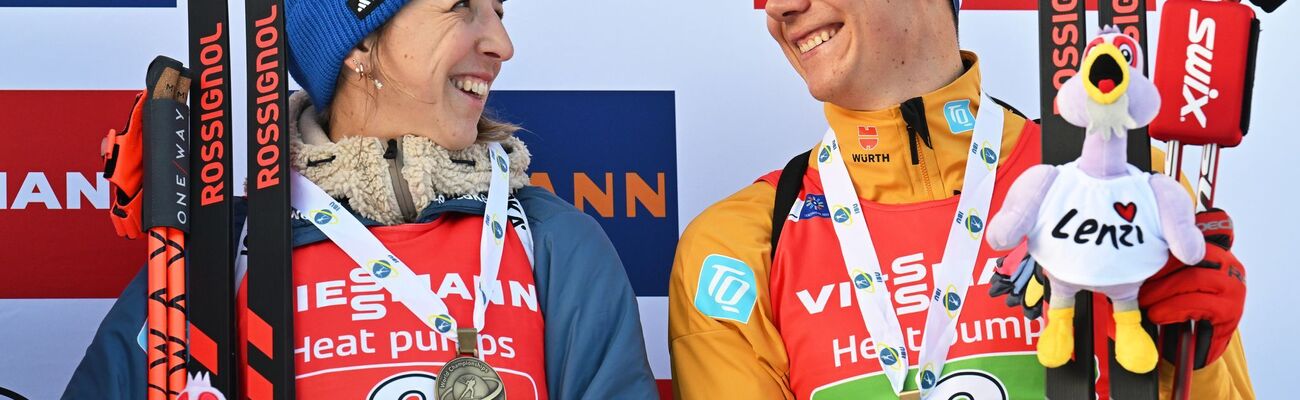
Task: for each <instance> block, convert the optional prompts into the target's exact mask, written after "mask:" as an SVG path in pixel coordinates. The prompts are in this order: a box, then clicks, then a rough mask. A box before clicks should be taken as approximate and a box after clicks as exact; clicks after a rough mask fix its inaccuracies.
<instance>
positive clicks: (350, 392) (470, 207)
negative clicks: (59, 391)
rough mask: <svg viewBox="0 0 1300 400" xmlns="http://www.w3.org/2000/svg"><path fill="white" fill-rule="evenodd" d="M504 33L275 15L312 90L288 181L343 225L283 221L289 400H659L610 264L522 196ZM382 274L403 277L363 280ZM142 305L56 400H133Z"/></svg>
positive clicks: (447, 15)
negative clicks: (290, 290)
mask: <svg viewBox="0 0 1300 400" xmlns="http://www.w3.org/2000/svg"><path fill="white" fill-rule="evenodd" d="M503 14H504V12H503V4H502V1H501V0H409V1H407V0H348V1H329V2H326V1H318V0H288V1H287V4H286V30H287V42H288V47H289V68H290V72H291V74H292V76H293V78H294V79H295V80H296V81H297V82H298V83H299V84H300V85H301V86H302V87H303V89H304V90H303V91H302V92H298V93H296V94H294V95H293V96H292V97H291V98H290V100H289V114H288V116H289V121H290V134H291V163H292V165H293V167H294V169H295V170H296V171H297V172H299V173H301V174H302V176H304V177H305V178H306V180H307V181H309V182H307V181H303V182H302V183H303V184H300V182H297V181H296V182H295V183H294V184H295V189H294V190H295V192H297V191H299V190H306V189H317V188H318V189H319V190H318V191H317V193H319V198H318V200H321V201H325V202H329V201H338V202H339V203H341V204H343V205H345V207H346V209H344V210H342V212H335V213H331V214H329V216H328V217H327V218H322V217H321V214H315V213H313V215H312V216H311V219H310V221H309V220H307V219H299V220H295V221H294V245H295V246H296V247H295V249H294V253H293V260H294V284H295V287H296V288H297V293H296V298H295V300H296V301H295V306H296V310H297V314H296V316H295V327H294V329H295V332H294V333H295V335H297V337H298V339H297V340H296V341H295V347H296V351H295V354H296V355H297V357H296V363H295V368H296V369H295V373H296V375H297V382H296V383H297V386H296V389H297V396H298V398H300V399H384V400H387V399H394V400H397V399H402V400H404V399H407V398H409V396H416V397H418V398H424V399H433V398H438V399H442V400H450V399H457V400H459V399H471V398H472V399H504V398H506V395H508V396H509V398H510V399H548V398H549V399H564V400H567V399H653V398H658V395H657V393H656V389H655V384H654V378H653V375H652V374H651V372H650V368H649V365H648V363H647V361H646V353H645V345H644V342H643V339H642V336H641V326H640V319H639V316H638V311H637V303H636V297H635V295H634V293H633V292H632V288H631V285H630V284H629V282H628V279H627V275H626V273H625V272H624V270H623V266H622V262H621V261H620V260H619V258H618V255H617V254H616V253H615V251H614V247H613V245H612V244H611V243H610V242H609V240H608V238H606V236H605V234H604V232H603V231H602V230H601V228H600V226H599V225H598V224H597V223H596V222H595V220H593V219H592V218H591V217H589V216H587V215H586V214H583V213H582V212H580V211H578V210H577V209H575V208H574V207H573V206H571V205H569V204H568V203H566V202H564V201H563V200H561V199H559V198H557V197H555V195H553V194H551V193H550V192H548V191H546V190H544V189H540V188H536V187H533V186H528V177H527V175H526V173H525V171H526V169H527V167H528V163H529V160H530V155H529V152H528V148H527V147H526V146H525V145H524V143H523V142H522V141H520V140H519V139H517V138H515V137H514V136H513V133H514V132H515V131H516V130H517V129H518V128H517V127H515V126H513V125H510V124H508V123H503V122H498V121H494V120H492V119H489V118H487V117H485V116H484V115H483V111H484V104H485V101H486V100H487V97H488V95H489V91H490V88H491V86H492V83H493V82H494V81H495V79H496V78H497V76H498V73H499V72H500V70H501V66H502V64H503V63H505V62H506V61H508V60H509V59H510V58H511V56H512V55H513V53H514V49H513V46H512V44H511V42H510V38H509V36H508V35H507V34H506V30H505V27H504V25H502V15H503ZM297 201H298V200H295V202H297ZM295 206H296V207H297V208H299V209H312V208H304V207H301V206H300V205H299V204H298V203H295ZM353 216H354V217H355V218H356V220H357V221H360V222H361V223H362V224H364V225H365V226H366V229H360V228H358V229H357V230H356V231H352V232H345V233H351V234H357V235H361V236H369V235H373V236H372V237H373V238H377V239H378V243H379V244H381V245H382V246H379V247H378V250H375V249H369V251H378V252H380V253H382V254H383V255H384V256H385V257H374V258H366V257H367V256H365V255H362V254H359V253H364V252H365V251H368V250H367V249H366V248H364V247H365V246H358V245H357V242H361V241H358V240H344V239H340V241H338V242H336V241H334V240H331V239H330V238H331V237H335V235H334V234H335V233H338V232H336V231H335V230H338V229H343V228H338V226H341V225H345V224H339V223H332V222H333V221H337V220H345V219H349V218H351V217H353ZM240 220H241V221H242V217H240ZM388 255H391V256H392V257H394V258H393V259H397V260H400V262H396V263H389V262H387V261H384V262H379V261H376V262H374V263H362V264H363V265H362V268H358V261H356V260H357V259H373V260H388V258H386V257H387V256H388ZM238 275H239V278H240V282H239V283H240V286H239V287H240V290H239V297H240V303H241V307H240V309H241V310H244V309H245V307H243V302H244V299H245V298H246V297H245V295H246V293H245V290H244V289H245V288H246V284H245V283H246V282H244V281H243V280H242V277H243V274H242V271H240V273H239V274H238ZM394 282H398V283H400V284H395V283H394ZM144 292H145V290H144V279H143V275H139V276H137V277H136V279H135V280H134V281H133V282H132V283H131V285H130V286H129V287H127V289H126V291H125V292H124V293H123V295H122V297H121V298H120V299H119V300H118V302H117V304H116V305H115V306H114V307H113V309H112V310H111V311H110V312H109V314H108V316H107V317H105V320H104V322H103V323H102V325H101V327H100V329H99V331H98V332H97V334H96V336H95V338H94V340H93V342H92V343H91V344H90V346H89V348H88V349H87V352H86V356H85V358H84V359H83V360H82V362H81V365H79V366H78V368H77V371H76V373H75V374H74V377H73V379H72V381H71V382H70V383H69V384H68V388H67V390H66V392H65V393H64V398H65V399H85V398H96V399H133V400H134V399H141V398H144V397H145V381H146V379H145V359H144V358H145V357H144V356H145V352H144V350H143V345H142V344H140V343H142V342H137V338H138V337H139V336H138V335H139V334H140V332H141V328H142V326H143V325H144V323H145V322H144V320H145V312H144V311H145V308H144V305H143V304H144V301H145V293H144ZM430 310H432V311H430ZM247 318H248V315H247V314H246V313H243V312H241V313H240V316H239V320H240V322H241V326H245V327H246V326H249V324H247V323H245V322H247ZM462 338H463V339H462ZM240 340H241V345H240V346H239V348H240V349H245V348H247V346H246V345H245V343H246V340H247V335H246V331H245V332H241V335H240ZM467 371H477V372H473V373H471V372H467ZM250 381H251V380H250V379H245V380H243V382H245V387H246V388H247V386H248V385H249V384H250ZM191 389H193V387H191Z"/></svg>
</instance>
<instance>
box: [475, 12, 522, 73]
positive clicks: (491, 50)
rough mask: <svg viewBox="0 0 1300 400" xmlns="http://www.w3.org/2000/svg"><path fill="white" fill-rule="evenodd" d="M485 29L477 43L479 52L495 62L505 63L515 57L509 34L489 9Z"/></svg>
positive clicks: (494, 13) (499, 19) (498, 18)
mask: <svg viewBox="0 0 1300 400" xmlns="http://www.w3.org/2000/svg"><path fill="white" fill-rule="evenodd" d="M488 13H489V14H491V16H490V17H488V18H487V21H488V22H487V27H486V30H485V31H484V35H483V39H482V40H480V41H479V44H478V46H479V52H481V53H483V55H486V56H488V57H491V58H492V59H495V60H497V61H506V60H509V59H510V58H511V57H514V56H515V45H514V43H512V42H510V34H509V33H507V32H506V26H505V24H504V23H502V21H501V18H500V17H498V16H497V15H496V12H495V11H491V10H490V9H489V11H488Z"/></svg>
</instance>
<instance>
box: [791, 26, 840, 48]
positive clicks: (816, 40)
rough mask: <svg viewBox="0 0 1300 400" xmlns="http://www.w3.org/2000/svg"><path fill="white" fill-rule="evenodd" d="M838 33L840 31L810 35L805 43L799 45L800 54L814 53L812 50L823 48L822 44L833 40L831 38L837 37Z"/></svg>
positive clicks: (829, 30)
mask: <svg viewBox="0 0 1300 400" xmlns="http://www.w3.org/2000/svg"><path fill="white" fill-rule="evenodd" d="M836 33H839V30H837V29H826V30H823V31H821V32H817V33H814V34H812V35H809V36H808V39H805V40H804V41H803V42H801V43H799V53H800V54H803V53H807V52H810V51H812V49H815V48H817V46H821V45H822V43H826V42H827V41H829V40H831V38H833V37H835V34H836Z"/></svg>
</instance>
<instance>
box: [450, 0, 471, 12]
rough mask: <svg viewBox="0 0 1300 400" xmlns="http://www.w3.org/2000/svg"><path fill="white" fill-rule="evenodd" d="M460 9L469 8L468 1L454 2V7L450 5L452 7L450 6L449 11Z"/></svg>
mask: <svg viewBox="0 0 1300 400" xmlns="http://www.w3.org/2000/svg"><path fill="white" fill-rule="evenodd" d="M462 8H469V0H460V1H458V2H456V4H455V5H452V6H451V9H452V10H459V9H462Z"/></svg>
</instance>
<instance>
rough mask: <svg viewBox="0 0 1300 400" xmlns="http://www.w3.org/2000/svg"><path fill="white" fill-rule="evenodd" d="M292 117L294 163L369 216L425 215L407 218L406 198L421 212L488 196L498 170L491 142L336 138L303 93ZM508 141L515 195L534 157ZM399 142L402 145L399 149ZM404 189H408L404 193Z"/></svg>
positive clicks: (389, 221) (403, 218) (387, 221)
mask: <svg viewBox="0 0 1300 400" xmlns="http://www.w3.org/2000/svg"><path fill="white" fill-rule="evenodd" d="M289 117H290V118H289V134H290V139H289V140H290V141H289V146H290V147H289V154H290V158H289V162H290V163H291V165H292V167H293V168H294V169H295V170H297V171H299V172H301V173H302V174H303V175H304V176H306V177H307V179H309V180H311V181H312V182H313V183H315V184H316V185H318V186H320V187H321V188H322V189H324V190H325V192H326V193H329V195H330V196H331V197H334V198H335V199H338V200H340V201H343V202H345V203H346V204H347V205H348V207H349V208H350V209H352V210H353V212H355V213H357V214H358V215H359V216H361V217H364V218H366V219H370V220H374V221H376V222H378V223H380V224H383V225H396V224H401V223H404V222H412V221H414V220H415V219H416V218H417V216H416V215H403V212H402V207H401V205H400V204H401V202H402V201H403V200H409V201H410V203H409V204H411V205H412V206H413V209H414V210H416V211H419V210H422V209H425V208H426V207H427V206H429V205H430V204H431V203H433V202H435V201H446V200H447V199H452V198H462V197H479V196H481V197H484V198H486V196H485V195H484V194H485V193H487V190H488V185H489V182H490V180H491V174H492V167H491V163H489V162H488V150H487V145H486V144H485V143H475V144H474V145H472V146H470V147H469V148H466V149H464V150H459V151H451V150H448V149H446V148H443V147H441V146H438V145H437V144H436V143H434V142H433V140H431V139H428V138H425V137H420V136H414V135H406V136H403V137H401V138H400V139H399V140H394V141H389V140H384V139H380V138H376V137H363V136H352V137H347V138H344V139H342V140H340V141H338V142H333V141H330V139H329V135H328V134H327V133H326V131H325V129H324V125H323V122H324V118H323V117H322V116H321V115H319V113H317V111H316V108H315V107H313V106H312V104H311V99H310V97H309V96H307V95H306V93H302V92H299V93H295V94H294V95H293V96H291V97H290V98H289ZM501 144H502V146H503V147H504V148H505V149H506V152H507V153H508V155H509V157H510V166H511V168H510V189H511V191H512V192H513V191H515V190H517V189H519V188H521V187H523V186H524V185H526V184H528V175H527V173H526V172H525V171H526V170H527V169H528V164H529V161H530V160H531V156H530V154H529V152H528V148H527V147H526V146H525V145H524V143H523V141H521V140H519V139H518V138H515V137H510V138H509V139H506V140H504V141H502V142H501ZM393 145H395V146H397V148H396V149H391V148H390V147H392V146H393ZM390 171H399V175H397V176H395V175H394V174H392V173H390ZM401 186H406V188H405V190H399V189H400V187H401ZM402 196H406V197H405V198H404V199H403V198H402Z"/></svg>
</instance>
